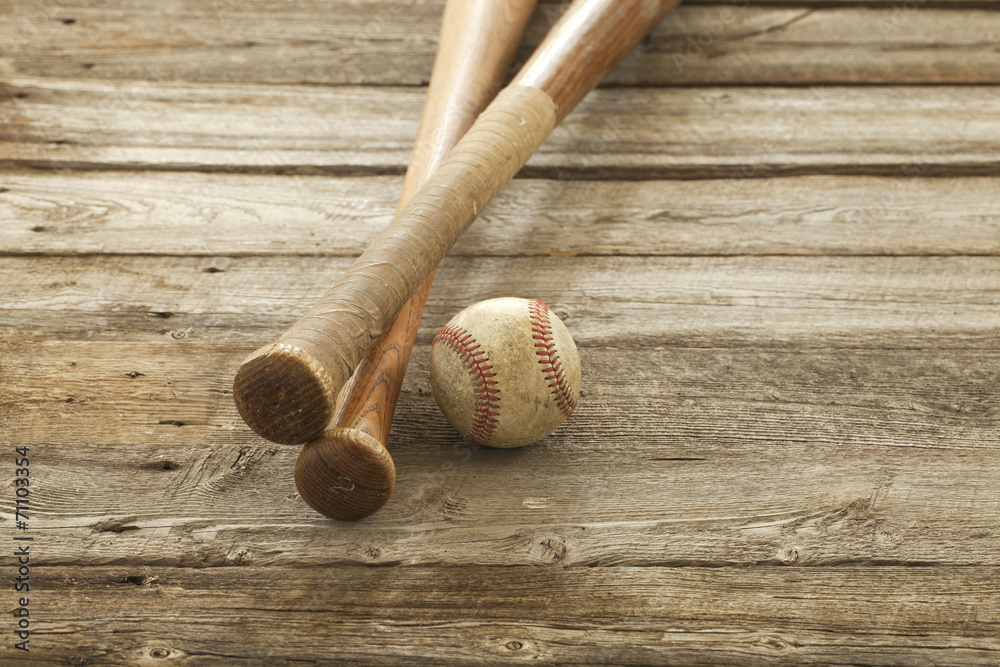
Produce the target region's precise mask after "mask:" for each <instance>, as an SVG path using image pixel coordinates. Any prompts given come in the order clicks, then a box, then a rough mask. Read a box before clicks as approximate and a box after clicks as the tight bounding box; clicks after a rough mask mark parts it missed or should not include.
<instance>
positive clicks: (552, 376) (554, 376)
mask: <svg viewBox="0 0 1000 667" xmlns="http://www.w3.org/2000/svg"><path fill="white" fill-rule="evenodd" d="M528 311H529V312H530V313H531V330H532V332H533V333H532V337H533V338H534V339H535V348H536V350H535V354H537V355H538V363H539V364H541V366H542V372H543V373H545V380H546V381H547V382H548V383H549V389H550V390H551V391H552V395H553V396H555V399H556V406H557V407H558V408H559V410H561V411H562V413H563V414H564V415H566V416H567V417H569V416H570V415H571V414H572V413H573V410H575V409H576V395H575V394H574V393H573V389H572V387H570V386H569V382H567V381H566V374H565V373H564V372H563V368H562V363H561V362H560V361H559V353H558V351H557V350H556V342H555V341H554V340H552V324H551V322H550V321H549V307H548V306H546V305H545V304H544V303H542V302H541V301H537V300H534V299H533V300H531V301H529V302H528Z"/></svg>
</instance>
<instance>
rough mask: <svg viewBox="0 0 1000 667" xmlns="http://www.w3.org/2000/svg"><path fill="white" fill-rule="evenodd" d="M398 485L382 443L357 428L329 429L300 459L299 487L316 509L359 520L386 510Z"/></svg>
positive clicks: (351, 519) (393, 469)
mask: <svg viewBox="0 0 1000 667" xmlns="http://www.w3.org/2000/svg"><path fill="white" fill-rule="evenodd" d="M395 485H396V466H395V465H394V464H393V462H392V457H391V456H390V455H389V452H388V451H387V450H386V448H385V447H384V446H383V445H382V443H380V442H379V441H378V440H376V439H375V438H373V437H372V436H370V435H368V434H367V433H364V432H363V431H358V430H355V429H347V428H337V429H331V430H328V431H327V432H326V433H324V434H323V435H322V436H321V437H320V438H318V439H317V440H314V441H313V442H310V443H309V444H307V445H306V446H305V447H303V448H302V451H301V452H300V453H299V457H298V459H296V461H295V486H296V487H297V488H298V491H299V495H300V496H302V499H303V500H304V501H305V502H306V503H307V504H308V505H309V506H310V507H312V508H313V509H314V510H316V511H317V512H320V513H321V514H324V515H325V516H328V517H330V518H331V519H339V520H341V521H357V520H358V519H363V518H365V517H367V516H370V515H372V514H374V513H375V512H377V511H378V510H379V509H381V508H382V506H383V505H385V504H386V502H388V500H389V497H390V496H391V495H392V489H393V487H395Z"/></svg>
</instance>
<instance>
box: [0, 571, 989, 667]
mask: <svg viewBox="0 0 1000 667" xmlns="http://www.w3.org/2000/svg"><path fill="white" fill-rule="evenodd" d="M39 572H45V573H46V574H48V572H47V568H46V569H40V570H39ZM997 580H998V573H997V570H996V568H991V567H963V568H908V567H877V568H871V567H840V568H794V569H791V568H778V567H759V568H750V569H733V568H721V569H720V568H716V569H704V568H677V569H674V568H626V567H615V568H546V567H541V568H539V567H534V568H487V567H464V568H448V567H429V568H412V567H411V568H365V567H355V568H336V569H333V568H281V569H275V568H259V567H252V566H251V567H230V568H209V569H174V568H166V567H157V566H150V567H136V566H132V567H103V568H81V567H60V568H59V569H58V574H56V573H55V572H53V573H52V574H51V575H48V577H47V578H46V579H45V581H44V583H42V584H41V585H40V586H39V590H38V592H37V593H35V592H34V589H33V595H32V604H33V605H37V606H35V607H33V608H32V613H33V614H34V613H38V614H39V616H40V618H39V619H38V621H37V622H36V625H35V627H36V628H37V634H36V635H34V636H33V638H32V643H31V647H32V652H31V653H30V654H25V655H23V656H22V655H16V656H15V655H13V654H14V649H13V647H12V646H11V642H5V643H4V645H3V646H2V648H0V659H4V660H6V661H7V662H10V661H11V660H13V659H15V658H17V659H19V660H22V661H23V662H21V663H19V664H46V665H47V664H67V663H73V662H75V663H78V664H79V663H83V662H87V663H91V662H99V663H100V664H111V665H118V664H131V665H135V664H145V663H147V662H156V661H159V660H163V661H165V662H166V661H170V662H173V663H177V664H182V663H183V664H197V665H230V664H233V663H234V662H236V661H239V662H240V663H241V664H251V665H263V664H267V665H301V664H302V663H303V662H315V663H323V664H347V663H350V664H365V665H369V664H370V665H385V664H393V665H395V664H400V665H414V664H418V665H425V664H426V665H431V664H442V663H445V662H449V663H450V662H456V663H462V664H474V665H484V664H501V663H508V662H511V661H525V662H527V661H531V662H537V663H541V664H564V665H584V664H629V665H690V664H841V662H842V661H843V659H844V658H845V656H849V658H850V660H851V664H855V665H884V664H906V665H940V664H948V665H990V664H996V661H997V660H998V658H1000V640H998V639H997V637H998V635H1000V621H998V619H1000V593H998V589H997ZM43 609H44V612H42V610H43ZM36 610H38V611H37V612H36ZM28 656H30V657H28ZM26 658H27V659H26Z"/></svg>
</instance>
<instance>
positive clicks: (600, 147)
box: [0, 80, 1000, 180]
mask: <svg viewBox="0 0 1000 667" xmlns="http://www.w3.org/2000/svg"><path fill="white" fill-rule="evenodd" d="M0 95H2V97H3V99H4V105H3V119H4V121H5V123H4V125H3V128H2V134H0V146H2V148H3V150H4V151H5V159H4V160H3V161H2V162H0V166H7V167H10V166H35V167H46V168H66V167H68V168H82V169H112V168H126V169H136V170H148V169H157V170H195V171H209V172H212V171H242V172H246V171H252V172H263V173H289V172H294V173H322V174H338V175H345V174H365V175H369V174H384V173H401V171H402V169H403V168H404V165H405V164H406V162H407V160H408V158H409V153H410V150H411V146H412V142H413V138H414V136H415V133H416V127H417V119H418V118H419V117H420V110H421V108H422V105H423V103H424V92H423V90H421V89H409V88H391V87H387V88H356V87H342V88H326V87H310V86H266V85H251V84H246V85H217V84H216V85H198V84H181V83H172V84H166V83H155V84H151V83H147V82H137V83H118V82H102V81H44V80H40V81H19V82H17V83H11V84H6V85H0ZM998 107H1000V88H996V87H988V86H971V87H970V86H967V87H950V86H937V87H919V86H911V87H897V86H887V87H839V88H835V87H814V88H811V89H810V88H753V87H744V88H702V89H692V88H658V89H636V88H622V89H613V90H598V91H595V92H594V93H593V94H592V95H591V96H590V97H588V98H587V99H586V100H584V102H583V103H582V104H581V106H580V108H579V109H578V110H576V111H575V112H574V113H572V114H571V115H570V116H569V118H567V119H566V121H565V122H563V123H562V124H561V125H560V126H559V127H558V128H557V129H556V131H555V132H554V133H553V135H552V137H551V138H550V139H549V140H548V141H547V142H546V143H545V144H544V145H543V146H542V148H541V149H540V151H539V152H538V153H537V154H536V155H535V156H534V157H533V158H532V159H531V160H530V161H529V162H528V165H527V166H526V167H525V169H524V170H522V176H536V177H546V178H554V179H559V180H567V179H576V178H608V179H611V178H614V179H621V178H624V179H628V180H643V179H656V178H662V177H680V178H700V177H706V178H719V177H723V178H740V179H746V178H751V177H763V176H775V175H803V174H815V173H830V174H872V175H884V176H890V177H901V176H911V175H921V176H942V175H948V174H951V175H965V176H968V175H975V174H984V175H996V173H997V171H998V165H1000V116H998V115H997V114H996V113H995V112H996V109H997V108H998Z"/></svg>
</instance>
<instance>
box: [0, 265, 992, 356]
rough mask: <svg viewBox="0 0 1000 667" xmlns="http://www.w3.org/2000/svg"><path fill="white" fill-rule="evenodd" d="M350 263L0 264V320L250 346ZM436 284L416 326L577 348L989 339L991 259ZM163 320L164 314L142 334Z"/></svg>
mask: <svg viewBox="0 0 1000 667" xmlns="http://www.w3.org/2000/svg"><path fill="white" fill-rule="evenodd" d="M351 261H352V260H351V258H348V257H333V258H328V257H297V258H294V260H292V259H288V258H283V257H243V258H227V257H215V258H207V257H206V258H199V257H195V258H188V257H181V258H174V257H142V256H120V257H105V256H94V257H52V258H46V259H45V260H44V261H39V259H38V258H36V257H5V258H0V271H2V273H3V275H4V276H5V280H6V288H7V289H6V290H5V291H4V292H3V293H2V294H0V307H2V308H5V309H8V311H9V312H8V313H7V314H6V315H5V321H4V325H5V326H7V327H12V330H13V331H15V332H19V331H21V326H20V320H19V318H21V317H22V316H24V315H27V313H28V312H31V311H45V312H46V317H48V318H50V319H49V325H48V326H49V327H51V328H54V329H55V330H61V331H75V333H72V334H70V335H71V336H73V337H85V336H92V335H97V336H100V335H102V334H101V333H100V331H94V328H90V327H88V328H86V329H84V328H82V327H80V326H74V325H73V324H72V322H74V321H80V322H83V321H87V322H90V323H94V324H96V325H97V326H96V328H97V329H98V330H99V329H100V328H101V327H102V326H103V325H101V324H100V322H101V318H104V317H114V316H115V315H116V314H134V315H136V316H138V319H144V318H152V320H153V322H154V324H155V325H157V326H159V325H161V324H162V326H159V329H158V330H159V331H162V332H163V333H164V335H166V332H168V331H179V332H180V331H184V330H185V329H186V328H187V327H191V331H190V332H189V333H188V334H184V336H190V337H201V336H204V335H208V334H211V333H214V331H213V330H211V329H210V330H203V329H200V326H201V325H199V324H195V322H192V321H189V320H186V319H184V318H182V317H181V316H186V315H206V316H209V318H210V322H216V323H222V322H225V324H226V326H227V327H228V331H229V332H232V333H227V334H226V336H227V337H228V336H231V335H234V336H236V337H238V338H236V339H235V340H238V339H239V338H242V337H243V336H245V334H246V333H248V332H250V333H252V334H253V336H254V337H257V336H258V335H259V338H258V344H260V343H261V342H262V340H264V339H266V338H267V337H268V336H270V335H273V333H275V332H278V331H280V330H282V329H283V328H284V327H286V326H288V325H290V324H291V323H292V322H294V321H295V319H296V318H297V317H299V316H301V314H302V313H304V312H305V311H306V310H307V309H308V308H310V307H311V306H312V305H313V304H314V303H315V301H316V299H318V298H319V297H320V296H321V295H322V294H323V293H324V292H325V291H326V290H327V289H328V288H329V286H331V285H333V283H334V282H335V281H336V280H337V279H338V278H339V277H340V276H341V275H342V274H343V272H344V270H345V269H346V268H347V266H348V265H349V264H350V262H351ZM438 276H439V277H438V279H437V281H436V283H435V289H434V290H433V291H432V295H431V298H430V303H429V305H428V310H427V316H426V317H427V322H428V323H429V326H433V327H434V328H436V327H439V326H441V325H443V324H444V323H445V322H446V321H447V320H448V319H449V318H450V317H451V316H452V315H453V314H454V313H456V312H458V311H459V310H461V309H462V308H464V307H465V306H467V305H469V304H470V303H474V302H476V301H479V300H482V299H486V298H491V297H496V296H511V295H524V296H532V297H533V298H540V299H542V300H543V301H545V302H546V303H549V304H550V305H551V306H552V307H553V308H555V310H556V312H557V313H559V315H560V317H561V318H562V319H563V320H564V321H565V322H566V323H567V326H569V327H570V330H571V331H572V332H573V335H574V336H576V337H577V340H578V341H579V342H580V344H582V345H584V346H601V345H604V346H625V347H649V346H657V345H674V346H677V345H679V346H684V347H702V346H709V347H717V346H732V345H756V346H773V347H786V346H789V345H800V346H801V345H804V346H810V347H822V346H829V347H844V348H850V349H858V348H866V347H871V348H875V349H903V348H911V347H918V346H921V345H934V346H936V347H938V348H939V349H945V348H987V349H993V348H995V345H996V330H997V327H998V326H1000V310H998V308H997V303H998V300H1000V292H998V287H997V286H998V285H1000V258H997V257H895V258H879V257H780V256H773V257H772V256H765V257H644V256H639V257H475V258H473V257H464V258H463V257H454V258H446V260H445V262H444V263H443V265H442V267H441V271H439V273H438ZM59 312H62V313H65V316H66V318H67V319H66V320H60V319H59V318H58V315H57V313H59ZM163 313H171V314H172V315H173V316H168V317H169V319H166V320H164V321H162V322H157V320H159V319H160V317H159V316H158V315H157V314H163ZM84 315H87V316H89V318H90V319H88V320H80V319H79V318H81V317H83V316H84ZM222 316H228V318H229V319H228V320H222V319H219V318H221V317H222ZM213 326H214V325H213ZM143 328H145V327H143ZM262 328H264V329H266V330H267V331H268V332H270V333H259V332H260V330H261V329H262ZM8 330H11V329H8ZM425 331H426V332H427V333H429V330H425ZM91 332H93V333H91ZM241 332H242V333H241ZM121 335H127V333H126V334H121ZM242 339H243V340H246V338H242ZM227 340H234V339H228V338H227ZM422 340H427V338H426V337H424V338H423V339H422ZM247 344H248V345H250V346H253V347H256V345H254V344H253V343H252V342H250V343H247ZM250 351H251V350H250V349H247V350H246V352H247V353H249V352H250Z"/></svg>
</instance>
